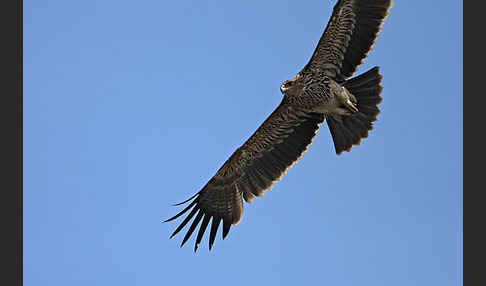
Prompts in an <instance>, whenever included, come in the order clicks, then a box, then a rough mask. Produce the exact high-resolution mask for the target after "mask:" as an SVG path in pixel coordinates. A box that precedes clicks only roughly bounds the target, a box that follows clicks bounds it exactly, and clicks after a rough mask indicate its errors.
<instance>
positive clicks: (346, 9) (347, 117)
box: [166, 0, 392, 251]
mask: <svg viewBox="0 0 486 286" xmlns="http://www.w3.org/2000/svg"><path fill="white" fill-rule="evenodd" d="M391 5H392V1H391V0H381V1H380V0H375V1H373V0H367V1H365V0H361V1H360V0H354V1H353V0H347V1H346V0H341V1H338V3H337V4H336V5H335V7H334V10H333V13H332V16H331V19H330V21H329V23H328V24H327V27H326V29H325V31H324V33H323V35H322V36H321V39H320V41H319V43H318V45H317V47H316V50H315V51H314V53H313V55H312V57H311V59H310V61H309V62H308V64H307V65H306V66H305V67H304V68H303V69H302V71H300V72H299V73H298V74H297V76H296V77H295V78H293V79H290V80H287V81H285V82H284V83H283V84H282V86H281V88H280V89H281V91H282V93H283V95H284V96H283V99H282V102H281V103H280V105H279V106H278V107H277V108H276V109H275V110H274V111H273V112H272V114H271V115H270V116H269V117H268V118H267V119H266V120H265V121H264V122H263V124H262V125H261V126H260V127H259V128H258V129H257V130H256V131H255V133H254V134H253V135H252V136H251V137H250V138H249V139H248V140H247V141H246V142H245V143H244V144H243V145H242V146H241V147H239V148H238V149H237V150H236V151H235V152H234V153H233V154H232V155H231V157H230V158H229V159H228V160H227V161H226V162H225V163H224V164H223V166H222V167H221V168H220V169H219V170H218V171H217V172H216V174H215V175H214V176H213V177H212V178H211V179H210V180H209V182H207V184H206V185H205V186H204V187H203V188H202V189H201V190H200V191H199V192H198V193H196V194H195V195H194V196H192V197H191V198H189V199H188V200H186V201H184V202H182V203H180V204H184V203H189V204H188V205H187V206H186V207H185V208H184V209H183V210H182V211H181V212H179V213H178V214H177V215H175V216H174V217H172V218H170V219H168V220H166V222H167V221H171V220H174V219H176V218H178V217H180V216H182V215H183V214H185V213H186V212H189V214H188V215H187V216H186V217H185V219H184V220H183V221H182V223H181V224H180V225H179V226H178V227H177V228H176V230H175V231H174V232H173V233H172V235H171V238H172V237H173V236H174V235H176V234H177V233H178V232H179V231H180V230H182V228H184V226H186V225H187V224H188V223H189V221H190V220H191V219H192V218H194V220H193V222H192V223H191V224H190V227H189V229H188V230H187V232H186V234H185V236H184V238H183V240H182V243H181V246H182V245H184V243H185V242H186V241H187V240H188V239H189V237H190V236H191V235H192V233H193V232H194V230H195V229H196V227H197V226H198V225H199V224H200V227H199V230H198V232H197V236H196V242H195V246H194V251H196V250H197V248H198V245H199V243H200V242H201V240H202V238H203V235H204V233H205V231H206V229H207V227H208V225H209V223H210V222H211V230H210V234H209V249H211V248H212V245H213V243H214V240H215V237H216V233H217V230H218V227H219V225H220V224H221V222H222V223H223V232H222V237H223V239H224V238H225V237H226V236H227V234H228V232H229V230H230V228H231V226H232V225H236V224H237V223H238V222H239V221H240V219H241V217H242V214H243V200H245V201H246V202H248V203H249V202H251V201H252V200H253V198H255V197H261V196H263V193H264V191H265V190H267V189H269V188H270V187H271V186H272V184H273V183H274V182H275V181H278V180H279V179H280V178H281V176H282V175H283V174H284V173H285V171H286V170H287V169H288V168H290V167H291V166H292V165H293V164H294V163H295V162H296V161H297V160H298V159H299V158H300V156H301V155H302V154H303V153H304V152H305V151H306V149H307V148H308V146H309V145H310V144H311V141H312V138H313V137H314V136H315V135H316V132H317V130H318V129H319V126H320V124H321V123H322V122H323V121H324V120H326V122H327V124H328V126H329V131H330V132H331V136H332V138H333V142H334V147H335V150H336V153H337V154H340V153H341V152H343V151H350V150H351V147H352V146H353V145H358V144H359V143H360V141H361V139H362V138H366V137H367V136H368V131H369V130H371V129H372V128H373V126H372V123H373V122H374V121H375V120H376V116H377V115H378V113H379V109H378V106H377V105H378V104H379V103H380V102H381V97H380V93H381V90H382V87H381V85H380V82H381V75H380V74H379V68H378V67H374V68H372V69H370V70H369V71H367V72H365V73H363V74H361V75H359V76H357V77H354V78H350V77H351V76H352V74H353V73H354V72H355V71H356V69H357V66H358V65H359V64H361V63H362V61H363V59H364V58H365V57H366V55H367V53H368V52H369V51H370V49H371V48H372V46H373V45H374V42H375V39H376V37H377V35H378V32H379V31H380V29H381V25H382V23H383V21H384V19H385V18H386V16H387V15H388V10H389V9H390V7H391ZM180 204H178V205H180Z"/></svg>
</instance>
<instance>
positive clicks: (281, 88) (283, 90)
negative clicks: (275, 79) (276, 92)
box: [280, 84, 287, 93]
mask: <svg viewBox="0 0 486 286" xmlns="http://www.w3.org/2000/svg"><path fill="white" fill-rule="evenodd" d="M286 90H287V89H286V88H285V87H284V85H283V84H282V85H281V86H280V92H281V93H285V91H286Z"/></svg>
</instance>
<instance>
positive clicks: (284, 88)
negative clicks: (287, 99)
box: [280, 77, 297, 94]
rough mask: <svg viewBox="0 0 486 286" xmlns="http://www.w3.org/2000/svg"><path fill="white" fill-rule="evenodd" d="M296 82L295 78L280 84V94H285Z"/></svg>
mask: <svg viewBox="0 0 486 286" xmlns="http://www.w3.org/2000/svg"><path fill="white" fill-rule="evenodd" d="M296 80H297V77H294V78H291V79H288V80H286V81H284V82H283V83H282V85H281V86H280V92H281V93H283V94H285V93H286V92H287V91H288V90H289V89H291V88H292V87H294V86H295V82H296Z"/></svg>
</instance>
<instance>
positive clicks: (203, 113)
mask: <svg viewBox="0 0 486 286" xmlns="http://www.w3.org/2000/svg"><path fill="white" fill-rule="evenodd" d="M335 3H336V1H308V0H307V1H306V0H303V1H280V0H279V1H201V0H193V1H188V0H180V1H155V0H141V1H114V0H113V1H111V0H109V1H108V0H106V1H100V0H96V1H95V0H85V1H59V0H52V1H46V0H35V1H34V0H26V1H24V285H28V286H41V285H49V286H56V285H62V286H65V285H72V286H75V285H249V284H251V285H302V284H304V285H360V286H362V285H373V286H376V285H386V286H389V285H393V286H401V285H403V286H410V285H427V286H429V285H441V286H448V285H458V284H460V282H461V279H462V278H461V277H462V271H461V269H462V264H461V259H462V254H461V253H462V247H461V245H462V227H461V224H462V223H461V222H462V1H452V0H449V1H438V0H437V1H402V0H395V5H394V7H393V8H392V9H391V14H390V16H389V17H388V18H387V20H386V22H385V24H384V26H383V30H382V32H381V34H380V36H379V37H378V39H377V42H376V45H375V47H374V49H373V50H372V51H371V53H370V54H369V56H368V58H367V59H366V60H365V63H364V64H363V65H362V66H360V68H359V70H358V73H357V74H359V73H362V72H364V71H366V70H368V69H370V68H371V67H373V66H375V65H378V66H380V67H381V73H382V74H383V82H382V85H383V86H384V89H383V92H382V96H383V102H382V103H381V104H380V108H381V110H382V112H381V113H380V114H379V117H378V121H377V122H376V123H375V125H374V126H375V128H374V129H373V130H372V131H371V132H370V136H369V137H368V138H367V139H365V140H364V141H362V143H361V145H360V146H357V147H354V148H353V149H352V151H351V152H350V153H345V154H343V155H341V156H337V155H336V154H335V152H334V146H333V144H332V141H331V136H330V133H329V130H328V128H327V125H326V124H323V125H322V126H321V129H320V131H319V132H318V135H317V136H316V137H315V139H314V141H313V144H312V145H311V146H310V148H309V150H308V151H307V152H306V153H305V154H304V156H303V157H302V158H301V160H300V161H299V162H298V163H297V164H296V165H295V166H294V167H293V168H291V169H290V170H289V171H288V172H287V174H286V175H285V176H284V177H283V179H282V181H280V182H278V183H276V184H275V185H274V187H273V189H272V190H270V191H268V192H267V193H266V194H265V197H264V198H257V199H255V200H254V201H253V202H252V203H251V204H245V206H244V214H243V218H242V221H241V222H240V224H239V225H237V226H236V227H233V228H232V229H231V231H230V233H229V235H228V237H227V238H226V239H225V240H224V241H223V240H221V231H220V232H218V237H217V239H216V242H215V245H214V247H213V249H212V250H211V251H210V252H209V251H208V247H207V244H208V241H207V239H208V237H207V235H206V236H205V237H204V239H203V242H202V244H201V246H200V249H199V250H198V252H197V253H196V254H195V253H194V252H193V243H194V237H193V238H191V240H190V241H189V242H188V244H187V245H185V246H184V247H183V248H179V244H180V242H181V240H182V237H183V234H180V235H177V236H176V237H175V238H173V239H171V240H169V239H168V238H169V235H170V234H171V233H172V231H173V230H174V228H175V227H176V226H177V225H178V223H179V222H180V220H178V221H177V222H172V223H161V220H163V219H167V218H169V217H170V216H172V215H174V214H176V213H177V212H178V211H179V210H180V209H181V208H180V207H173V206H172V204H173V203H177V202H180V201H182V200H184V199H186V198H188V197H189V196H191V195H193V194H194V193H195V192H197V191H199V190H200V188H201V187H202V186H203V185H204V184H205V183H206V182H207V181H208V180H209V179H210V178H211V177H212V176H213V174H214V173H215V172H216V171H217V169H218V168H219V167H220V166H221V165H222V163H223V162H224V161H225V160H226V159H227V158H228V157H229V156H230V155H231V153H232V152H233V151H234V150H235V149H236V148H237V147H238V146H240V144H242V143H243V142H244V141H245V140H246V139H247V138H248V137H249V136H250V135H251V134H252V133H253V132H254V131H255V130H256V129H257V127H258V126H259V125H260V124H261V123H262V122H263V120H264V119H265V118H266V117H267V116H268V115H269V114H270V113H271V112H272V111H273V110H274V109H275V108H276V107H277V105H278V104H279V103H280V100H281V97H282V95H281V94H280V91H279V86H280V84H281V82H282V81H284V80H286V79H288V78H291V77H293V76H294V75H295V74H296V73H297V72H298V71H300V69H301V68H302V67H303V66H304V65H305V64H306V63H307V61H308V60H309V58H310V56H311V54H312V52H313V51H314V48H315V46H316V44H317V41H318V40H319V38H320V36H321V34H322V32H323V30H324V28H325V26H326V24H327V22H328V20H329V16H330V14H331V10H332V7H333V6H334V4H335Z"/></svg>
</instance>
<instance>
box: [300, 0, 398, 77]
mask: <svg viewBox="0 0 486 286" xmlns="http://www.w3.org/2000/svg"><path fill="white" fill-rule="evenodd" d="M392 4H393V2H392V1H391V0H340V1H338V3H337V4H336V5H335V6H334V9H333V12H332V16H331V19H330V20H329V23H328V24H327V27H326V29H325V30H324V33H323V34H322V36H321V39H320V40H319V43H318V44H317V47H316V49H315V51H314V54H313V55H312V57H311V59H310V61H309V63H308V64H307V65H306V66H305V67H304V69H303V71H305V70H309V69H310V70H317V69H320V70H324V71H325V72H326V73H327V74H328V75H329V76H331V77H333V78H335V79H338V80H344V79H346V78H348V77H350V76H351V75H352V74H353V73H354V72H355V71H356V69H357V67H358V65H360V64H361V63H362V61H363V59H364V58H366V56H367V54H368V52H369V51H370V50H371V48H372V46H373V45H374V43H375V39H376V37H377V36H378V33H379V32H380V30H381V25H382V24H383V22H384V20H385V18H386V16H387V15H388V10H389V9H390V7H391V6H392Z"/></svg>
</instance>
